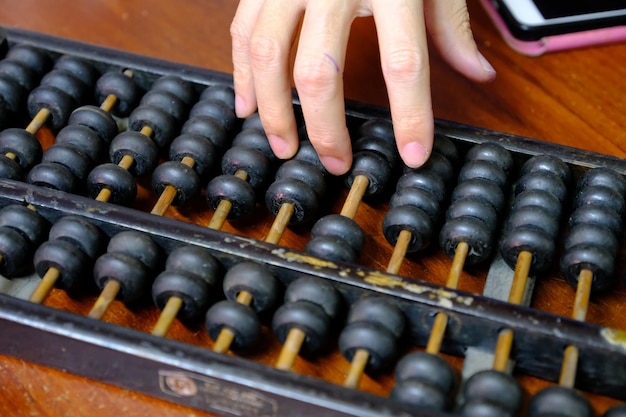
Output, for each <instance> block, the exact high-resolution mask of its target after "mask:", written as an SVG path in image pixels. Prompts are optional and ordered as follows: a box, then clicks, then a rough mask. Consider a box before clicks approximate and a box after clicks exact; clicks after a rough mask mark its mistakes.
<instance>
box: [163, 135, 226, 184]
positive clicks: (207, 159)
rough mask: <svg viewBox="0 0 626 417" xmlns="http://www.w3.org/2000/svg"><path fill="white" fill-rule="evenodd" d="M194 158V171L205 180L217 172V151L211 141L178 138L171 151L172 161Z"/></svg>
mask: <svg viewBox="0 0 626 417" xmlns="http://www.w3.org/2000/svg"><path fill="white" fill-rule="evenodd" d="M185 157H190V158H193V161H194V165H193V169H194V171H196V173H197V174H198V175H199V176H200V178H201V179H202V180H204V179H205V178H206V177H207V176H208V174H209V173H210V172H212V171H214V170H215V164H216V160H217V150H216V149H215V146H214V145H213V143H211V141H210V140H209V139H207V138H205V137H204V136H200V135H191V134H183V135H180V136H178V137H176V138H175V139H174V140H173V141H172V143H171V145H170V149H169V158H170V160H171V161H179V162H180V161H182V160H183V158H185Z"/></svg>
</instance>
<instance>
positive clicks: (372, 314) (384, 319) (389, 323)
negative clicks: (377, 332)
mask: <svg viewBox="0 0 626 417" xmlns="http://www.w3.org/2000/svg"><path fill="white" fill-rule="evenodd" d="M365 321H367V322H372V323H375V324H377V325H379V326H382V327H384V328H385V329H387V330H388V331H389V332H390V333H391V334H392V335H393V337H394V338H396V339H397V338H399V337H400V336H401V335H402V333H403V332H404V326H405V319H404V315H403V314H402V312H401V311H400V309H399V308H398V307H396V306H395V305H394V304H392V303H391V302H389V301H386V300H385V299H382V298H379V297H369V298H362V299H360V300H358V301H356V302H355V303H354V304H352V307H351V308H350V313H349V314H348V322H349V323H352V322H365Z"/></svg>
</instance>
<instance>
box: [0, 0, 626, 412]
mask: <svg viewBox="0 0 626 417" xmlns="http://www.w3.org/2000/svg"><path fill="white" fill-rule="evenodd" d="M469 8H470V14H471V17H472V28H473V30H474V34H475V37H476V39H477V42H478V45H479V47H480V50H481V51H482V52H483V54H484V55H485V56H486V58H487V59H488V60H489V61H490V62H491V63H492V64H493V66H494V67H495V69H496V71H497V73H498V75H497V78H496V80H495V81H494V82H492V83H490V84H486V85H480V84H475V83H472V82H470V81H468V80H466V79H465V78H463V77H462V76H461V75H459V74H458V73H456V72H455V71H454V70H452V69H450V68H449V67H448V66H447V64H445V63H444V62H443V61H442V60H441V59H440V57H439V56H438V55H437V53H436V52H433V53H432V54H431V61H432V94H433V107H434V113H435V116H436V117H438V118H442V119H448V120H452V121H455V122H461V123H466V124H469V125H474V126H479V127H484V128H489V129H493V130H497V131H503V132H508V133H514V134H518V135H523V136H528V137H531V138H535V139H540V140H544V141H550V142H554V143H558V144H563V145H569V146H574V147H578V148H583V149H586V150H591V151H596V152H601V153H605V154H610V155H615V156H618V157H624V154H625V152H626V81H625V80H626V66H625V65H624V63H625V62H626V44H621V45H610V46H601V47H594V48H587V49H582V50H576V51H570V52H560V53H554V54H550V55H545V56H542V57H536V58H531V57H526V56H522V55H520V54H518V53H516V52H514V51H513V50H511V49H510V48H509V47H507V46H506V45H505V44H504V42H503V41H502V39H501V38H500V36H499V35H498V33H497V32H496V30H495V28H494V26H493V25H492V24H491V22H490V21H489V20H488V18H487V16H486V14H485V12H484V11H483V10H482V9H481V8H480V6H479V5H478V2H477V1H475V0H470V1H469ZM235 9H236V2H235V1H234V0H183V1H168V0H133V1H127V0H19V1H17V0H0V25H6V26H15V27H20V28H24V29H30V30H34V31H38V32H42V33H45V34H49V35H54V36H61V37H66V38H71V39H76V40H80V41H83V42H87V43H93V44H98V45H103V46H107V47H111V48H116V49H121V50H125V51H130V52H133V53H138V54H143V55H148V56H152V57H157V58H163V59H166V60H169V61H174V62H179V63H184V64H190V65H194V66H199V67H205V68H209V69H212V70H217V71H222V72H227V73H228V72H231V71H232V63H231V52H230V35H229V25H230V21H231V19H232V16H233V15H234V12H235ZM376 42H377V41H376V36H375V31H374V25H373V21H372V19H370V18H362V19H358V20H357V21H355V23H354V25H353V33H352V37H351V41H350V46H349V50H348V57H347V63H346V67H345V90H346V96H347V97H348V98H349V99H353V100H356V101H361V102H365V103H371V104H376V105H386V104H387V98H386V91H385V86H384V83H383V80H382V75H381V72H380V66H379V63H378V59H379V57H378V53H377V43H376ZM152 202H153V197H152V196H150V195H149V192H145V193H143V194H142V195H141V198H140V204H144V205H145V206H149V205H150V204H151V203H152ZM383 210H384V204H379V205H372V206H366V207H364V208H363V209H362V210H361V211H360V212H359V214H358V216H357V221H358V222H359V223H360V224H362V225H363V227H364V228H365V229H366V230H368V231H370V230H371V231H372V232H371V234H369V235H368V241H367V245H372V246H373V248H374V249H373V250H368V251H366V253H365V254H364V255H363V259H362V260H361V261H362V262H363V263H366V264H368V265H370V266H373V267H376V268H378V269H384V268H385V265H386V262H387V259H388V258H389V256H390V253H391V250H390V248H389V247H388V244H387V243H386V241H385V240H384V238H383V237H382V234H381V232H380V231H379V229H380V226H379V224H380V223H377V222H378V221H379V220H380V218H381V217H380V216H381V213H382V211H383ZM168 215H172V216H177V217H180V218H184V219H185V220H190V221H196V222H205V220H206V218H209V217H210V215H211V213H210V212H209V211H208V210H207V209H206V207H205V206H202V205H201V204H197V205H195V206H192V207H191V208H185V209H181V210H175V209H172V210H169V211H168ZM266 220H267V219H266ZM266 223H267V222H266ZM238 227H239V229H237V230H235V231H236V232H237V233H249V234H250V235H252V236H253V237H262V236H263V233H265V232H266V231H267V225H266V226H254V225H243V226H238ZM305 242H306V231H303V230H295V231H290V232H289V234H288V235H287V236H286V237H285V239H284V241H283V242H282V243H283V244H284V245H286V246H291V245H293V246H294V247H300V248H301V247H303V246H304V243H305ZM446 268H449V262H448V261H447V259H444V258H440V259H438V260H436V261H432V262H427V261H421V260H419V259H417V260H411V261H410V262H407V263H406V264H405V265H404V266H403V269H402V270H401V272H400V273H401V274H402V275H405V276H419V277H423V278H425V279H432V280H434V281H435V282H438V283H440V284H442V283H443V282H444V281H445V277H446ZM481 285H482V281H481V279H480V277H475V276H471V275H469V274H466V275H464V279H463V280H462V283H461V288H462V289H465V290H469V291H476V292H480V291H481V290H482V287H481ZM573 294H574V292H573V290H572V289H571V288H570V287H569V286H568V285H567V284H565V283H564V281H563V280H562V279H559V278H558V277H557V278H554V279H552V280H550V282H548V283H545V284H541V286H540V288H539V290H538V291H537V293H536V295H535V299H534V302H533V305H534V306H537V308H543V309H546V310H548V311H551V312H555V313H558V314H563V315H569V312H570V309H571V306H572V303H573ZM92 301H93V300H91V299H88V300H83V301H80V300H79V301H77V300H70V299H69V298H68V297H67V296H65V295H64V294H63V293H60V292H54V294H53V295H52V297H51V298H50V300H48V301H47V303H49V304H51V305H56V306H66V307H67V308H69V309H70V310H72V311H76V312H77V313H79V314H86V312H87V311H88V309H89V306H90V303H91V302H92ZM624 301H626V295H625V293H624V289H623V284H622V283H621V282H620V283H618V284H616V285H615V287H614V288H612V289H611V291H610V293H609V294H607V295H606V297H603V298H598V299H594V300H592V305H591V308H590V312H589V321H591V322H594V323H599V324H602V325H610V326H613V327H618V328H626V322H624V319H623V317H625V315H624V313H625V312H624V308H625V307H624V306H626V303H624ZM107 314H108V315H107V316H105V319H106V320H110V321H114V322H119V323H120V324H124V325H128V326H130V327H135V328H137V329H141V330H149V328H150V325H151V323H154V322H155V320H156V314H157V312H155V311H154V310H149V311H146V312H143V311H129V310H128V309H126V308H125V307H124V306H122V305H120V304H114V305H113V306H112V311H110V312H109V313H107ZM202 332H203V330H202V328H201V327H198V328H197V329H188V328H184V327H183V326H181V325H178V324H175V326H174V328H173V330H172V335H171V337H173V338H178V339H180V340H184V341H189V342H190V343H196V344H205V343H206V345H207V346H210V344H211V341H210V340H209V338H208V337H207V336H206V335H199V334H200V333H202ZM1 334H2V332H1V330H0V337H1ZM264 340H265V342H264V343H265V345H266V346H265V347H267V348H268V349H269V350H267V351H266V352H263V353H259V354H258V355H257V356H258V359H259V360H264V361H268V362H271V361H272V357H274V356H275V354H276V352H277V351H278V349H279V346H278V344H277V342H276V341H274V340H272V339H271V336H269V335H266V337H265V339H264ZM455 361H456V362H455V363H456V364H457V365H458V364H459V363H460V360H458V359H457V360H455ZM345 370H346V364H345V360H344V359H343V358H342V357H341V355H340V354H338V353H336V354H333V355H330V356H329V357H326V358H322V359H320V361H319V362H316V363H308V362H305V361H299V362H297V364H296V367H295V371H296V372H305V373H309V374H312V375H320V374H323V375H324V377H325V378H329V379H331V380H335V381H341V378H342V375H343V373H345ZM521 380H522V381H523V383H524V386H525V388H526V395H527V396H530V395H532V393H534V392H536V391H537V390H538V389H539V388H541V387H543V386H545V385H547V383H546V382H544V381H539V380H537V379H535V378H528V377H525V378H522V379H521ZM391 385H392V378H391V376H389V375H387V376H382V377H380V378H377V379H376V380H372V379H369V378H366V381H364V383H363V389H367V390H370V391H372V392H376V393H379V394H381V395H386V394H387V393H388V392H389V389H390V387H391ZM589 398H590V399H592V401H593V404H594V408H595V410H596V413H598V414H600V413H602V412H603V411H604V410H605V409H606V408H607V407H609V406H611V405H613V404H615V403H616V401H615V400H611V399H608V398H604V397H601V396H594V395H590V396H589ZM0 415H2V416H34V417H37V416H87V415H88V416H90V417H99V416H103V417H104V416H107V417H109V416H115V415H116V416H120V417H121V416H124V417H132V416H162V417H182V416H187V417H189V416H205V415H207V416H208V414H206V413H203V412H199V411H197V410H192V409H188V408H184V407H180V406H177V405H175V404H172V403H168V402H164V401H161V400H156V399H153V398H151V397H147V396H144V395H141V394H137V393H133V392H128V391H126V390H123V389H119V388H116V387H113V386H110V385H106V384H103V383H100V382H97V381H93V380H87V379H84V378H80V377H77V376H74V375H69V374H66V373H64V372H61V371H57V370H53V369H49V368H45V367H41V366H37V365H33V364H30V363H25V362H23V361H20V360H17V359H14V358H9V357H0Z"/></svg>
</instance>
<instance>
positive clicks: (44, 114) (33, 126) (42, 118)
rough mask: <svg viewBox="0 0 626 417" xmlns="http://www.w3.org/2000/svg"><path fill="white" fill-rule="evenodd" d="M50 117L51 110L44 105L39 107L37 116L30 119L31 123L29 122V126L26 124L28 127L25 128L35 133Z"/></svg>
mask: <svg viewBox="0 0 626 417" xmlns="http://www.w3.org/2000/svg"><path fill="white" fill-rule="evenodd" d="M49 117H50V110H48V109H46V108H43V107H42V108H41V109H39V111H38V112H37V114H36V115H35V117H33V119H32V120H31V121H30V123H29V124H28V126H26V129H24V130H26V131H27V132H28V133H30V134H33V135H34V134H35V133H37V132H38V131H39V129H41V127H42V126H43V125H44V124H46V122H47V121H48V118H49Z"/></svg>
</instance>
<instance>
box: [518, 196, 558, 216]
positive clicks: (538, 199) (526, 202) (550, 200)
mask: <svg viewBox="0 0 626 417" xmlns="http://www.w3.org/2000/svg"><path fill="white" fill-rule="evenodd" d="M526 206H539V207H543V208H544V209H545V210H546V211H547V212H548V213H552V216H553V217H555V218H558V216H559V215H560V213H561V211H562V206H561V202H560V201H559V199H558V198H556V196H555V195H554V194H550V193H549V192H548V191H546V190H532V189H531V190H526V191H523V192H521V193H519V194H517V195H516V196H515V200H514V201H513V206H512V207H511V210H516V209H518V208H520V207H526Z"/></svg>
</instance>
